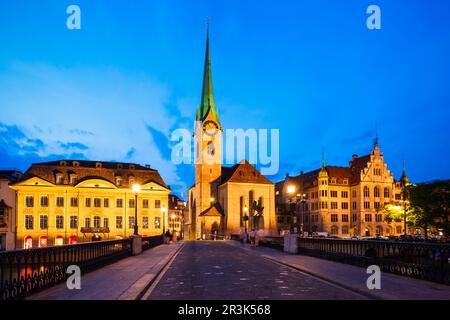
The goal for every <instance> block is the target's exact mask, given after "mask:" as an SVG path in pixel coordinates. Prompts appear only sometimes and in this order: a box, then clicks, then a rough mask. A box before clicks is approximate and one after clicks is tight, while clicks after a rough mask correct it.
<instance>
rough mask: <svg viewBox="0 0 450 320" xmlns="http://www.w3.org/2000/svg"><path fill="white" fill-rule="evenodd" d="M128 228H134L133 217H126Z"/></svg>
mask: <svg viewBox="0 0 450 320" xmlns="http://www.w3.org/2000/svg"><path fill="white" fill-rule="evenodd" d="M128 228H129V229H132V228H134V217H128Z"/></svg>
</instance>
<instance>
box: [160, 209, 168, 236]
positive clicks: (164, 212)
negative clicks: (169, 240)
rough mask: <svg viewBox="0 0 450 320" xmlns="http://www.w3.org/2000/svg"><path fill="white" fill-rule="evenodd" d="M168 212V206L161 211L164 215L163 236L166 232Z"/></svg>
mask: <svg viewBox="0 0 450 320" xmlns="http://www.w3.org/2000/svg"><path fill="white" fill-rule="evenodd" d="M166 210H167V209H166V206H165V205H163V207H162V209H161V211H162V214H163V234H164V233H165V232H166Z"/></svg>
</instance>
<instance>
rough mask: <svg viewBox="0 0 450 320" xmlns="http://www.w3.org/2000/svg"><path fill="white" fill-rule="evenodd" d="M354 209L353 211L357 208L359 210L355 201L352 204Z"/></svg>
mask: <svg viewBox="0 0 450 320" xmlns="http://www.w3.org/2000/svg"><path fill="white" fill-rule="evenodd" d="M352 208H353V209H356V208H357V205H356V201H353V203H352Z"/></svg>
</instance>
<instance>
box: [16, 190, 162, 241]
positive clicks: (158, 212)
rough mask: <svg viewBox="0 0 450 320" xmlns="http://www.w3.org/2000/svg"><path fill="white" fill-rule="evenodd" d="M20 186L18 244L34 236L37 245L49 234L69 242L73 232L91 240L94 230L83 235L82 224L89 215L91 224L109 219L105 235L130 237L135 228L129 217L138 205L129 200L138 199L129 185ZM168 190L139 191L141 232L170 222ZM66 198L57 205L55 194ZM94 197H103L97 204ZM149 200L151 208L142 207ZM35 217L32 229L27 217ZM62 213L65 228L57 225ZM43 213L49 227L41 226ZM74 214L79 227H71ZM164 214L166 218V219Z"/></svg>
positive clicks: (155, 230)
mask: <svg viewBox="0 0 450 320" xmlns="http://www.w3.org/2000/svg"><path fill="white" fill-rule="evenodd" d="M14 189H16V190H17V195H18V197H17V214H18V221H17V241H16V242H17V247H18V248H23V247H24V239H25V238H26V237H31V238H32V244H33V247H38V242H39V238H40V237H43V236H46V237H47V238H48V240H47V242H48V243H47V245H49V246H50V245H54V244H55V239H56V237H62V238H63V243H64V244H68V243H69V239H70V237H71V236H76V237H77V240H78V242H84V241H90V240H91V237H92V234H86V235H83V233H81V228H82V227H84V226H85V219H86V218H90V219H91V223H90V226H91V227H94V217H96V216H97V217H100V226H101V227H103V226H104V224H103V223H104V219H105V218H107V219H109V229H110V233H106V234H105V235H103V234H99V235H100V236H102V238H103V239H104V240H105V239H117V238H124V237H128V236H130V235H132V234H133V232H134V230H133V228H132V227H130V225H129V217H130V216H131V217H134V213H135V209H134V208H130V207H129V200H130V199H135V194H134V192H133V191H132V190H130V189H125V188H121V189H111V188H101V187H100V188H77V187H76V186H33V185H27V184H26V183H25V184H22V185H15V186H14ZM168 194H169V191H168V190H166V189H164V190H162V189H161V190H158V191H156V190H155V191H153V190H141V191H140V192H139V195H138V227H139V234H141V235H145V236H152V235H158V234H162V230H163V229H162V228H163V224H165V226H166V228H167V226H168V214H167V212H163V211H164V209H163V208H168ZM28 196H31V197H33V198H34V205H33V207H28V206H27V205H26V197H28ZM42 196H47V197H48V206H47V207H45V206H41V203H40V198H41V197H42ZM57 197H63V198H64V206H62V207H58V206H56V198H57ZM71 198H78V206H71ZM86 198H90V199H91V206H90V207H87V206H86ZM94 198H98V199H101V206H100V207H98V208H97V207H94ZM105 198H107V199H109V206H108V207H105V206H104V199H105ZM117 199H123V207H122V208H118V207H117V205H116V200H117ZM144 199H146V200H148V202H149V208H143V200H144ZM155 200H159V201H160V207H159V208H156V207H155ZM26 215H31V216H32V217H33V229H27V228H26V227H25V219H26V218H25V217H26ZM57 215H62V216H63V219H64V224H63V228H61V229H58V228H57V226H56V216H57ZM40 216H48V229H41V228H40ZM71 216H73V217H77V220H78V227H77V228H71V227H70V220H71V218H70V217H71ZM118 216H119V217H122V228H118V227H117V226H116V217H118ZM143 217H147V218H148V228H144V225H143ZM163 217H164V219H165V221H164V223H163ZM155 218H159V219H160V223H159V227H158V226H157V225H155Z"/></svg>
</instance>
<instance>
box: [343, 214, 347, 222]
mask: <svg viewBox="0 0 450 320" xmlns="http://www.w3.org/2000/svg"><path fill="white" fill-rule="evenodd" d="M342 222H348V214H343V215H342Z"/></svg>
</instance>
